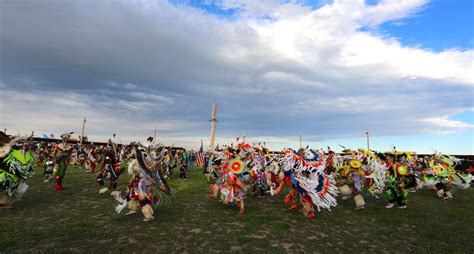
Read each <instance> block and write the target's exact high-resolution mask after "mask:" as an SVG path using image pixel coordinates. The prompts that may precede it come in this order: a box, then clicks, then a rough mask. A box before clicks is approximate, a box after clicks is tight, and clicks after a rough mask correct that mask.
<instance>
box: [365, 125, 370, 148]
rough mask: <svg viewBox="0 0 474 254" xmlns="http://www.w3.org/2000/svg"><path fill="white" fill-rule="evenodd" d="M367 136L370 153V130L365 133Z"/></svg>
mask: <svg viewBox="0 0 474 254" xmlns="http://www.w3.org/2000/svg"><path fill="white" fill-rule="evenodd" d="M365 135H367V151H370V139H369V130H367V131H365Z"/></svg>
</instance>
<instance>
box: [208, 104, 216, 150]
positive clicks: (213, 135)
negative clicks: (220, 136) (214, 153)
mask: <svg viewBox="0 0 474 254" xmlns="http://www.w3.org/2000/svg"><path fill="white" fill-rule="evenodd" d="M216 123H217V105H216V103H215V102H213V103H212V114H211V140H210V142H209V145H210V146H211V149H214V139H215V138H216Z"/></svg>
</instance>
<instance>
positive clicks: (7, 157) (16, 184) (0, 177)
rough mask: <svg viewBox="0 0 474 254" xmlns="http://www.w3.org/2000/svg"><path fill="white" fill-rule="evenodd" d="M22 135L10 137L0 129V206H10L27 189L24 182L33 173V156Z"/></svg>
mask: <svg viewBox="0 0 474 254" xmlns="http://www.w3.org/2000/svg"><path fill="white" fill-rule="evenodd" d="M23 140H25V139H24V138H22V137H15V138H10V137H9V136H7V135H6V134H5V133H4V132H1V131H0V208H12V207H13V203H14V202H15V201H19V200H20V199H21V196H22V195H23V194H24V193H25V192H26V190H27V189H28V185H27V184H26V183H25V182H26V179H27V178H28V177H31V176H32V174H33V168H32V165H33V156H32V155H31V153H30V152H29V151H28V147H27V146H26V145H17V143H19V142H20V141H23Z"/></svg>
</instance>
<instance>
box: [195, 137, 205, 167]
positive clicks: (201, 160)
mask: <svg viewBox="0 0 474 254" xmlns="http://www.w3.org/2000/svg"><path fill="white" fill-rule="evenodd" d="M204 156H205V155H204V150H203V146H202V140H201V148H199V152H198V153H197V155H196V164H197V165H199V166H203V165H204Z"/></svg>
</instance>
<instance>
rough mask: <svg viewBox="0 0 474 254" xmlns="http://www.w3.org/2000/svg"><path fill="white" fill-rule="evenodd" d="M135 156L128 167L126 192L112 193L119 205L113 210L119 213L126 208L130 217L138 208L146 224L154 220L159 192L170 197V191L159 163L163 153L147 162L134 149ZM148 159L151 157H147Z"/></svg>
mask: <svg viewBox="0 0 474 254" xmlns="http://www.w3.org/2000/svg"><path fill="white" fill-rule="evenodd" d="M135 155H136V159H134V160H132V161H131V162H130V163H129V166H128V172H129V173H130V175H131V176H130V180H129V182H128V185H127V191H126V192H125V194H124V195H122V196H121V195H120V194H119V193H118V192H115V193H114V195H115V198H116V200H117V201H119V203H120V205H118V206H117V207H116V209H115V210H116V212H117V213H120V212H121V211H122V210H123V209H124V208H125V207H126V206H128V209H129V212H128V213H126V215H132V214H136V213H137V209H138V207H141V211H142V214H143V216H144V219H143V221H145V222H147V221H151V220H153V219H154V216H153V214H154V210H153V207H154V206H157V205H159V204H160V202H161V199H162V198H160V197H162V196H161V195H160V191H161V192H164V193H165V194H166V195H171V193H172V191H171V189H170V188H169V186H168V183H167V181H166V180H165V179H164V178H163V172H162V168H161V165H162V163H161V162H162V159H163V157H164V153H162V154H160V155H159V156H157V157H155V158H153V159H150V160H148V161H147V160H146V159H144V158H143V155H142V152H141V151H140V150H139V149H138V147H136V151H135ZM150 157H152V156H148V158H150Z"/></svg>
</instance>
